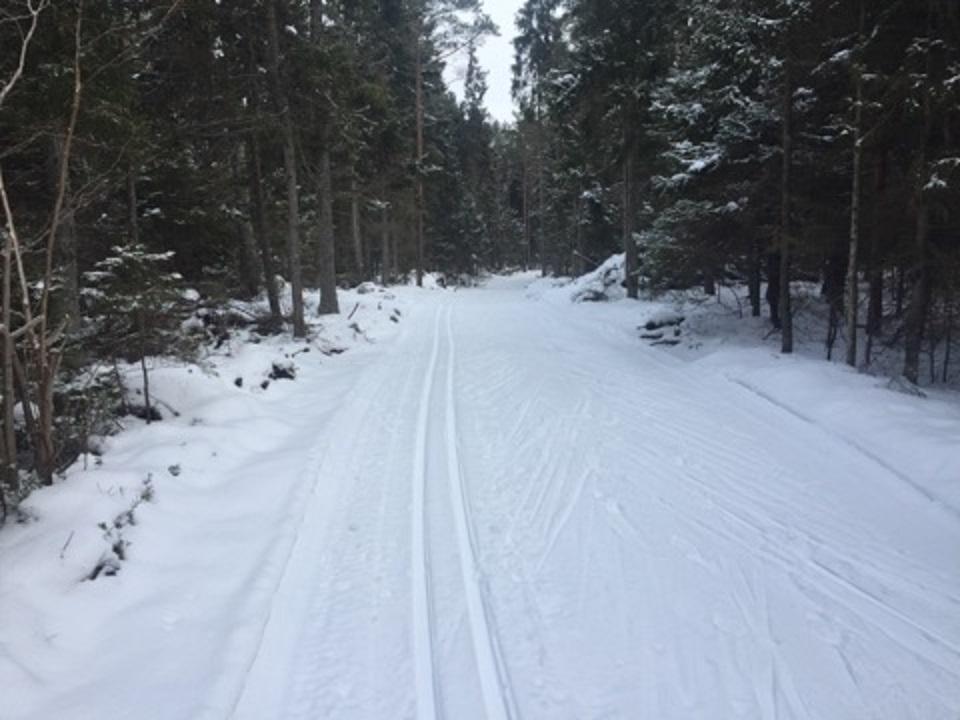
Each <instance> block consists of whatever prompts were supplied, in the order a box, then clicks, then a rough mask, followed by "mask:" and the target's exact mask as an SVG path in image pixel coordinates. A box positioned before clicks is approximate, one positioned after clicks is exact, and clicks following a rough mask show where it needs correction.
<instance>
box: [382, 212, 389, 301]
mask: <svg viewBox="0 0 960 720" xmlns="http://www.w3.org/2000/svg"><path fill="white" fill-rule="evenodd" d="M380 222H381V227H380V283H381V284H382V285H384V286H386V285H387V283H388V282H389V281H390V206H389V205H387V203H384V204H383V205H382V206H381V208H380Z"/></svg>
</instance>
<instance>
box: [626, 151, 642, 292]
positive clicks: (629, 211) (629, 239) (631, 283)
mask: <svg viewBox="0 0 960 720" xmlns="http://www.w3.org/2000/svg"><path fill="white" fill-rule="evenodd" d="M624 152H625V153H626V156H625V157H624V160H623V252H624V263H623V274H624V284H625V285H626V288H627V297H628V298H631V299H633V300H636V299H637V297H638V296H639V294H640V293H639V282H638V278H637V265H638V258H637V243H636V242H635V240H634V238H633V215H634V212H633V152H632V150H631V149H630V148H629V143H627V147H625V150H624Z"/></svg>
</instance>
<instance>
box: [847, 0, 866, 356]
mask: <svg viewBox="0 0 960 720" xmlns="http://www.w3.org/2000/svg"><path fill="white" fill-rule="evenodd" d="M865 18H866V5H865V2H864V0H860V32H859V34H858V40H859V43H860V44H862V43H863V39H864V38H863V29H864V22H865ZM854 72H855V73H856V77H855V79H854V84H855V88H856V89H855V93H856V107H855V109H854V120H853V187H852V189H851V195H850V248H849V251H848V257H847V282H846V286H847V287H846V295H847V303H846V326H847V352H846V358H845V360H846V363H847V365H849V366H851V367H856V366H857V318H858V316H859V312H858V311H859V308H860V287H859V282H858V280H859V274H858V270H859V258H858V257H857V255H858V253H859V251H860V187H861V182H862V167H863V68H862V67H861V65H860V60H859V59H858V60H857V62H856V64H855V69H854Z"/></svg>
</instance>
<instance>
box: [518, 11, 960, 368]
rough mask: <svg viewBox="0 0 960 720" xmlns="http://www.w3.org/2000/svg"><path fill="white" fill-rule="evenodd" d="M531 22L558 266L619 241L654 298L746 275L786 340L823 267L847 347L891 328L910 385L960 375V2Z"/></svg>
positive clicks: (829, 337)
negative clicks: (959, 342) (956, 345)
mask: <svg viewBox="0 0 960 720" xmlns="http://www.w3.org/2000/svg"><path fill="white" fill-rule="evenodd" d="M518 20H519V23H518V24H519V27H520V35H519V37H518V38H517V39H516V40H515V47H516V66H515V78H516V81H515V95H516V97H517V100H518V101H519V104H520V118H519V124H518V133H519V145H520V157H521V159H522V166H523V169H522V175H523V187H522V196H523V198H524V202H523V207H524V208H525V210H524V213H523V231H524V238H525V240H526V242H528V243H529V245H530V247H532V248H534V250H533V252H534V255H535V257H536V258H537V260H538V262H539V263H540V264H542V266H543V268H544V270H545V271H546V272H556V273H567V272H570V271H574V272H575V271H579V270H581V269H583V268H584V266H585V264H586V265H589V264H591V263H596V262H597V261H599V260H601V259H603V257H604V255H605V253H607V252H609V251H610V250H612V249H614V247H619V249H621V250H622V251H624V252H625V254H626V266H627V281H626V284H627V290H628V293H629V295H630V296H632V297H635V296H636V295H637V292H638V287H639V284H640V282H641V281H643V282H646V283H649V284H650V285H651V286H652V287H653V288H666V287H690V286H692V285H695V284H702V286H703V287H704V289H705V290H706V291H707V292H710V293H712V292H715V289H716V285H717V283H718V282H727V281H733V282H742V283H744V284H745V285H746V286H747V287H748V288H749V291H750V292H749V295H750V304H751V306H752V311H753V314H754V315H758V316H759V315H760V314H761V312H762V308H763V305H764V303H765V301H766V304H767V305H768V306H769V315H770V318H771V320H772V322H773V324H774V326H775V327H776V328H777V329H778V330H779V331H780V334H781V338H782V349H783V351H784V352H791V351H792V349H793V317H794V300H795V298H797V297H798V291H799V289H802V288H803V286H800V285H799V283H800V282H801V281H803V282H806V283H812V282H816V283H818V284H819V287H820V292H821V293H822V295H823V298H824V299H825V300H826V302H827V304H828V306H829V310H830V311H829V318H828V319H827V327H826V328H825V332H824V336H825V340H826V345H827V352H828V353H832V352H833V350H834V343H835V342H836V340H837V339H838V337H840V336H842V337H843V338H844V339H845V341H846V342H845V347H846V361H847V362H848V363H850V364H851V365H864V364H869V363H870V362H871V359H872V358H874V357H875V355H876V353H877V350H878V348H879V347H880V345H881V344H883V347H884V348H886V347H896V348H900V349H902V352H903V364H902V368H903V374H904V376H905V377H906V378H907V379H909V380H910V381H912V382H917V381H918V380H920V379H921V378H922V379H925V380H929V381H934V380H945V379H946V378H947V374H948V372H949V352H950V344H951V340H952V334H953V333H954V327H953V326H954V322H955V319H956V314H957V290H958V281H960V240H958V232H960V211H958V208H960V204H958V200H960V194H958V189H960V174H958V172H960V113H958V108H960V103H958V100H960V4H958V3H956V2H953V0H912V1H911V2H904V1H903V0H644V1H643V2H638V1H636V0H528V2H527V3H526V4H525V5H524V7H523V9H522V10H521V12H520V14H519V17H518ZM614 238H615V239H616V243H615V244H614V242H612V241H613V240H614ZM764 287H765V288H766V291H765V292H764V290H763V289H764ZM764 296H765V297H764ZM935 355H939V359H938V360H937V362H936V363H935V362H934V359H935V358H934V356H935ZM925 356H926V357H929V359H930V366H929V373H928V372H926V371H925V368H926V366H925V364H924V372H923V373H922V372H921V371H922V368H921V365H922V362H921V360H922V358H923V357H925ZM935 370H936V373H935V372H934V371H935Z"/></svg>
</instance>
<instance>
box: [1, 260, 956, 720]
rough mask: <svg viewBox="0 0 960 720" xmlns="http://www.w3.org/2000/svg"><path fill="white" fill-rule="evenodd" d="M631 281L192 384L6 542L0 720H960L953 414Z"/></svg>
mask: <svg viewBox="0 0 960 720" xmlns="http://www.w3.org/2000/svg"><path fill="white" fill-rule="evenodd" d="M618 268H619V270H618ZM618 272H619V274H618ZM619 279H622V257H618V258H612V259H611V260H610V261H608V263H606V264H605V265H604V266H602V267H601V268H600V269H598V270H597V271H595V272H594V273H591V274H589V275H588V276H586V277H584V278H579V279H577V280H573V281H566V280H547V279H536V277H535V274H533V273H525V274H519V275H515V276H509V277H494V278H490V279H489V280H488V281H487V282H486V283H485V286H484V287H482V288H478V289H459V290H457V291H452V290H443V289H441V288H439V287H437V285H438V284H437V283H436V282H430V285H432V286H433V287H434V289H430V290H427V289H423V290H421V289H417V288H414V287H402V288H396V289H390V290H389V291H385V290H383V289H382V288H378V287H376V286H371V287H365V288H363V289H364V292H362V293H361V292H354V291H351V292H350V293H343V294H342V295H341V307H342V308H343V314H342V315H341V316H339V317H330V316H327V317H324V318H321V319H319V320H318V319H314V320H313V323H314V324H313V327H312V336H311V339H310V340H309V341H307V342H293V341H290V340H287V339H283V338H264V339H261V341H260V342H259V343H251V342H249V340H250V338H244V337H237V338H235V339H234V340H233V341H231V342H230V343H229V344H228V346H225V347H224V348H221V350H220V351H219V352H218V353H217V354H212V355H211V356H209V357H208V358H206V359H205V362H204V363H203V366H202V367H201V366H187V367H185V366H182V365H180V366H178V365H175V364H172V363H163V364H161V365H160V366H159V367H158V368H156V369H155V371H154V373H153V375H152V378H151V389H152V392H154V393H155V394H156V396H157V397H158V398H159V399H161V400H162V401H164V403H165V405H164V406H163V407H162V409H163V410H164V414H165V419H164V420H163V422H159V423H154V424H151V425H149V426H147V425H145V424H143V423H140V422H139V421H136V422H126V424H127V426H128V427H127V429H126V430H125V431H124V432H122V433H120V434H118V435H116V436H114V437H111V438H108V439H106V440H105V441H104V443H103V451H104V452H103V456H102V458H101V459H100V462H97V461H96V460H95V459H94V458H89V459H88V463H87V466H86V467H84V466H83V465H82V463H81V464H78V465H77V466H76V467H74V468H73V469H72V470H71V471H70V472H69V473H68V477H67V478H66V479H65V480H64V481H62V482H58V483H57V484H56V485H55V486H54V487H52V488H46V489H44V490H41V491H39V492H37V493H34V495H33V496H31V498H30V499H29V501H28V502H27V508H26V509H27V511H28V513H29V515H30V517H31V519H30V520H29V521H27V522H25V523H24V524H13V525H10V526H8V527H6V528H4V529H3V530H2V532H0V617H3V619H4V621H3V622H2V623H0V686H2V687H3V688H4V693H3V694H4V699H3V709H2V711H0V714H2V715H3V717H4V718H5V720H6V719H7V718H10V720H14V719H16V720H20V719H27V718H29V719H31V720H32V719H39V718H51V717H69V718H114V717H117V718H119V717H136V718H138V719H142V720H152V719H153V718H157V719H160V718H164V719H166V718H173V717H177V718H179V717H184V718H187V717H189V718H235V719H237V720H240V719H243V718H251V719H259V718H278V719H288V720H296V719H298V718H319V717H337V718H360V719H363V718H371V719H372V718H417V719H418V720H419V719H420V718H434V717H448V718H457V719H458V720H460V719H463V720H471V719H472V718H506V717H511V718H551V719H552V718H559V719H563V718H571V719H573V718H633V717H651V718H658V720H660V719H662V720H669V719H671V718H684V719H687V718H689V719H693V718H758V719H759V718H763V719H768V718H769V719H772V718H778V717H783V718H809V719H813V718H831V719H835V720H847V719H850V720H853V719H857V720H859V719H860V718H897V719H898V720H900V719H906V720H910V719H916V720H939V719H941V718H943V719H944V720H946V719H947V718H950V719H951V720H953V719H954V718H956V717H957V715H958V712H960V621H958V617H960V615H958V613H957V609H958V606H960V579H958V576H957V573H956V569H957V567H956V557H957V551H958V549H960V453H957V452H956V449H955V448H956V441H955V438H956V437H958V434H960V402H958V398H957V396H956V394H953V393H950V392H928V393H927V397H917V396H911V395H906V394H903V393H898V392H894V391H891V390H889V389H887V388H886V387H885V385H886V383H885V381H884V380H882V379H881V378H878V377H871V376H868V375H863V374H857V373H855V372H853V371H850V370H847V369H845V368H843V367H838V366H836V365H833V364H830V363H826V362H823V361H822V360H818V359H815V358H814V357H813V356H812V355H810V356H804V355H802V354H801V355H800V356H798V357H790V358H785V357H782V356H780V355H778V354H776V353H775V352H773V351H772V350H771V347H770V346H769V344H768V343H769V342H770V341H769V340H768V339H767V340H765V339H764V338H763V334H762V333H761V332H760V328H761V325H760V324H759V321H758V322H754V321H753V320H751V319H750V318H744V319H740V318H739V317H738V314H737V313H736V308H735V298H734V296H733V295H732V294H731V293H729V292H728V293H727V295H726V296H724V297H723V299H724V302H725V305H723V304H718V303H716V301H715V300H713V299H708V298H703V297H697V296H696V295H695V294H690V293H687V294H684V295H676V296H667V297H662V298H659V299H656V300H644V301H641V302H635V301H628V300H626V299H624V298H623V295H622V287H620V285H619ZM597 293H599V294H600V295H602V296H603V297H604V298H605V299H606V300H607V302H574V300H583V299H585V298H586V297H588V296H595V295H596V294H597ZM309 307H310V309H311V310H312V311H313V312H311V316H313V315H314V314H315V308H316V297H315V296H312V297H311V298H310V302H309ZM398 311H399V315H398V314H397V312H398ZM351 313H352V317H348V316H349V315H351ZM678 316H683V317H684V320H683V321H682V323H680V325H679V335H677V336H676V337H677V338H678V339H679V342H678V344H676V345H673V346H662V347H661V346H657V347H651V345H650V343H651V340H649V339H644V338H642V337H641V334H642V333H643V332H644V331H643V330H640V329H638V328H643V327H644V326H645V325H646V323H647V322H649V321H653V322H654V324H658V323H662V322H664V321H666V320H673V321H676V320H677V318H678ZM398 320H399V321H398ZM354 324H355V325H354ZM352 325H353V326H352ZM358 328H359V330H358ZM666 337H669V338H671V339H672V338H673V337H674V335H673V328H672V327H670V328H669V331H668V332H667V335H666ZM798 346H799V347H800V348H801V349H803V348H804V332H803V326H802V324H800V326H798ZM307 349H309V352H305V350H307ZM333 350H346V352H343V353H340V354H330V355H328V354H324V351H326V352H327V353H331V352H332V351H333ZM291 362H292V363H293V364H294V365H295V367H296V379H295V380H274V381H271V382H270V383H269V385H268V386H267V388H266V389H263V388H262V387H261V383H262V382H263V380H265V379H267V377H268V375H269V372H270V369H271V368H272V366H273V364H274V363H284V364H287V363H291ZM237 378H242V379H243V382H242V383H241V385H240V386H239V387H238V385H237V383H236V382H235V380H236V379H237ZM134 379H135V374H131V381H133V380H134ZM169 408H175V409H176V410H177V411H178V413H179V415H178V416H173V415H172V413H171V412H170V409H169ZM147 478H150V488H151V490H150V491H149V492H147V493H146V495H148V496H149V497H147V498H144V494H145V492H144V491H145V485H144V482H145V481H146V480H147ZM134 506H135V507H134ZM131 507H134V509H133V519H134V520H135V524H130V523H128V522H127V520H125V519H123V518H128V516H127V512H128V511H129V510H130V509H131ZM118 518H119V519H121V522H120V526H119V527H118V526H116V525H115V524H114V525H113V526H111V523H113V521H114V519H118ZM101 521H103V522H105V523H107V529H108V530H109V533H108V537H107V538H105V537H104V535H105V534H107V531H105V530H103V529H102V528H100V527H98V526H97V524H98V523H99V522H101ZM118 535H122V541H123V542H126V543H129V545H127V546H124V547H125V548H126V550H125V555H126V559H124V560H118V561H117V563H116V566H117V567H118V568H119V570H118V572H117V574H116V575H115V576H100V577H98V579H96V580H94V581H85V580H84V579H83V578H84V577H85V576H87V575H88V574H89V573H90V571H91V569H92V568H93V567H94V566H95V565H96V564H97V563H98V561H100V560H101V559H103V558H104V556H109V554H110V553H111V552H112V550H111V547H112V545H113V543H115V542H116V541H117V536H118Z"/></svg>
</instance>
